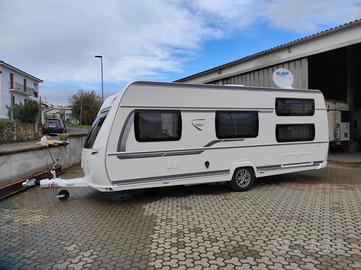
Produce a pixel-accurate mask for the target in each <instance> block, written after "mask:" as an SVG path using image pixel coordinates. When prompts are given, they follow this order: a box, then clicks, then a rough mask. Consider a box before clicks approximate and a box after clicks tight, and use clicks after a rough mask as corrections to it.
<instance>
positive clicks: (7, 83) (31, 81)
mask: <svg viewBox="0 0 361 270" xmlns="http://www.w3.org/2000/svg"><path fill="white" fill-rule="evenodd" d="M42 82H43V81H42V80H41V79H39V78H37V77H35V76H33V75H30V74H29V73H26V72H25V71H22V70H20V69H18V68H16V67H14V66H12V65H10V64H8V63H5V62H4V61H1V60H0V118H8V108H10V107H11V106H13V105H15V104H19V103H23V102H25V101H26V100H28V99H33V100H36V101H38V100H39V84H40V83H42Z"/></svg>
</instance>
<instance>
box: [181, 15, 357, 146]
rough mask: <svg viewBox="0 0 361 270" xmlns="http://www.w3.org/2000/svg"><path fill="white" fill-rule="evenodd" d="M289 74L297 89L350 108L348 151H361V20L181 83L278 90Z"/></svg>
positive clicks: (187, 78) (188, 78)
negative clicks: (281, 76) (283, 74)
mask: <svg viewBox="0 0 361 270" xmlns="http://www.w3.org/2000/svg"><path fill="white" fill-rule="evenodd" d="M281 67H283V68H287V69H289V70H290V71H291V72H292V74H293V76H294V79H295V81H294V85H293V87H294V88H302V89H319V90H321V91H322V92H323V94H324V96H325V98H326V99H329V100H337V101H343V102H347V103H348V105H349V108H350V133H351V137H350V145H349V149H348V150H349V151H351V152H354V151H361V20H357V21H353V22H350V23H347V24H344V25H341V26H338V27H335V28H332V29H329V30H326V31H323V32H320V33H317V34H314V35H311V36H308V37H304V38H301V39H298V40H295V41H293V42H290V43H287V44H283V45H280V46H277V47H275V48H271V49H269V50H266V51H262V52H259V53H256V54H253V55H250V56H247V57H244V58H241V59H238V60H236V61H233V62H230V63H226V64H224V65H220V66H217V67H214V68H211V69H208V70H205V71H202V72H199V73H196V74H193V75H190V76H187V77H185V78H182V79H179V80H177V82H186V83H212V84H221V85H224V84H238V85H245V86H261V87H276V85H275V84H274V82H273V80H272V75H273V72H274V71H275V70H276V69H278V68H281Z"/></svg>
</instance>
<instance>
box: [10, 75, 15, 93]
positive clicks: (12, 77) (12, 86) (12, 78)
mask: <svg viewBox="0 0 361 270" xmlns="http://www.w3.org/2000/svg"><path fill="white" fill-rule="evenodd" d="M10 89H14V74H13V73H10Z"/></svg>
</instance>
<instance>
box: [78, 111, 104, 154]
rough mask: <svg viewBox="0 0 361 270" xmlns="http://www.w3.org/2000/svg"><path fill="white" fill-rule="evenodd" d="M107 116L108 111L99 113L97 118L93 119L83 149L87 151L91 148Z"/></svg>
mask: <svg viewBox="0 0 361 270" xmlns="http://www.w3.org/2000/svg"><path fill="white" fill-rule="evenodd" d="M107 115H108V111H106V112H102V113H100V114H99V115H98V116H97V118H95V120H94V123H93V125H92V127H91V128H90V130H89V133H88V136H87V137H86V139H85V143H84V148H87V149H91V148H93V145H94V142H95V139H96V138H97V136H98V133H99V130H100V128H101V127H102V125H103V123H104V120H105V118H106V117H107Z"/></svg>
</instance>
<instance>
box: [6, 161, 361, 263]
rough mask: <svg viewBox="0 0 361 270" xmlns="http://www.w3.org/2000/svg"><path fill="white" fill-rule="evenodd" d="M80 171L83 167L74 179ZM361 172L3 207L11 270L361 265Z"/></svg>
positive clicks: (74, 195) (44, 196)
mask: <svg viewBox="0 0 361 270" xmlns="http://www.w3.org/2000/svg"><path fill="white" fill-rule="evenodd" d="M79 174H80V172H79V169H78V168H73V169H72V170H70V171H69V172H68V173H67V174H66V175H65V177H74V176H78V175H79ZM360 184H361V168H360V167H353V168H351V167H344V166H339V165H335V164H333V165H330V166H329V167H328V168H327V169H323V170H320V171H311V172H304V173H297V174H289V175H283V176H276V177H269V178H266V179H262V180H259V181H258V182H257V184H256V186H255V187H254V188H253V189H252V190H251V191H248V192H244V193H236V192H232V191H230V190H229V189H228V188H227V187H226V186H225V185H202V186H190V187H173V188H161V189H150V190H144V191H134V192H126V193H111V194H104V193H99V192H95V191H92V190H90V189H79V190H73V191H71V197H70V199H69V200H68V201H66V202H60V201H58V200H57V199H55V198H54V197H53V193H52V191H49V190H40V189H39V188H37V187H35V188H32V189H30V190H28V191H26V192H23V193H21V194H18V195H16V196H13V197H11V198H9V199H6V200H3V201H1V202H0V217H1V218H0V261H1V262H0V268H1V269H159V268H161V269H171V268H175V269H361V188H360V187H361V185H360Z"/></svg>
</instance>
